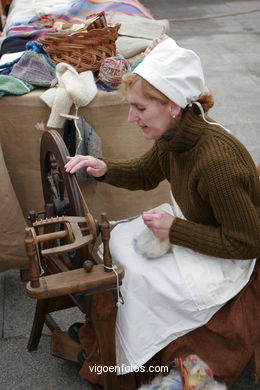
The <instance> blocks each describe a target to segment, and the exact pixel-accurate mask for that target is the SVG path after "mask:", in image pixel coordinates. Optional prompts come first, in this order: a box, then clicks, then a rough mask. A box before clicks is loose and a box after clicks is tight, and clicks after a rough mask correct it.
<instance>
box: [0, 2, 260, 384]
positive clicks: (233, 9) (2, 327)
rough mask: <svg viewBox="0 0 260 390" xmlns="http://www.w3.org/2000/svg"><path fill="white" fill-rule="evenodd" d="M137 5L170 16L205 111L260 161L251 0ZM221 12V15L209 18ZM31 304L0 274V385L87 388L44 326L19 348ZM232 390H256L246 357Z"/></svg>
mask: <svg viewBox="0 0 260 390" xmlns="http://www.w3.org/2000/svg"><path fill="white" fill-rule="evenodd" d="M142 3H143V4H144V5H145V6H146V7H147V8H148V9H150V11H151V12H152V14H153V15H154V17H155V18H156V19H173V20H174V21H173V22H171V23H170V31H169V32H168V35H170V36H171V37H173V38H174V39H175V40H176V41H177V42H178V43H179V44H180V45H181V46H183V47H186V48H190V49H192V50H194V51H196V52H197V53H198V54H199V56H200V58H201V61H202V65H203V68H204V73H205V79H206V83H207V86H208V88H209V89H210V91H211V92H212V93H213V95H214V97H215V101H216V103H215V107H213V109H212V110H211V111H210V115H211V117H213V118H214V119H215V120H217V121H218V122H220V123H222V124H223V125H224V126H225V127H227V128H228V129H230V130H231V132H232V133H233V134H234V135H235V136H236V137H237V138H238V139H240V140H241V141H242V143H244V145H245V146H246V147H247V149H248V150H249V152H250V154H251V155H252V157H253V159H254V161H255V162H256V163H257V162H260V137H259V127H260V109H259V103H260V98H259V91H260V39H259V36H260V23H259V17H260V12H251V11H252V10H257V9H258V10H259V9H260V2H259V0H258V1H256V0H252V1H251V0H246V1H237V0H231V1H224V0H196V2H195V1H194V0H160V1H157V0H143V1H142ZM246 12H248V13H246ZM234 13H241V14H240V15H233V16H232V14H234ZM223 15H229V16H225V17H214V16H223ZM184 19H185V20H184ZM187 19H188V20H187ZM34 310H35V301H34V300H33V299H31V298H29V297H27V295H26V292H25V282H23V281H22V280H21V279H20V272H19V270H9V271H6V272H3V273H2V274H0V335H1V338H0V356H1V360H0V390H28V389H30V390H61V389H62V390H81V389H82V390H83V389H84V390H88V389H91V387H90V385H89V384H88V383H87V382H86V381H84V380H83V379H82V378H80V377H79V375H78V366H77V364H76V363H71V362H68V361H65V360H63V359H59V358H56V357H54V356H52V355H51V353H50V342H51V336H50V332H49V330H48V328H46V327H44V331H43V336H42V338H41V341H40V344H39V347H38V350H37V351H34V352H30V353H29V352H28V351H27V349H26V346H27V342H28V338H29V334H30V329H31V324H32V319H33V315H34ZM54 317H55V319H56V320H57V321H58V322H59V323H60V324H62V328H63V329H64V330H66V329H67V328H68V327H69V325H71V323H73V322H77V321H83V319H84V318H83V315H82V314H81V313H80V312H79V310H78V309H75V308H74V309H69V310H66V311H63V312H59V313H55V315H54ZM223 364H225V362H223ZM232 390H260V384H258V385H256V384H254V381H253V361H252V359H251V360H250V362H249V364H248V366H247V367H246V369H245V371H244V372H243V373H242V375H241V377H240V378H239V379H238V381H237V382H236V384H235V385H234V386H233V387H232Z"/></svg>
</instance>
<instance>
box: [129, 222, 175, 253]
mask: <svg viewBox="0 0 260 390" xmlns="http://www.w3.org/2000/svg"><path fill="white" fill-rule="evenodd" d="M133 245H134V247H135V250H136V251H137V252H138V253H140V254H142V255H143V256H145V257H147V258H148V259H155V258H157V257H161V256H163V255H165V254H166V253H167V252H169V250H170V248H171V246H172V244H171V243H170V240H169V238H168V237H167V238H158V237H155V235H154V234H153V232H152V231H151V230H150V229H148V228H146V229H145V230H144V231H143V232H142V233H141V234H140V235H139V236H138V237H135V238H134V239H133Z"/></svg>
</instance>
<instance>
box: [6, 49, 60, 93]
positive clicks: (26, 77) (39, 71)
mask: <svg viewBox="0 0 260 390" xmlns="http://www.w3.org/2000/svg"><path fill="white" fill-rule="evenodd" d="M55 68H56V66H55V65H54V64H53V63H52V62H51V61H50V60H49V58H48V57H47V55H46V54H43V53H39V52H36V51H32V50H27V51H25V52H24V54H23V55H22V57H21V58H20V59H19V61H18V62H17V63H16V64H14V66H13V68H12V70H11V72H10V76H13V77H16V78H18V79H20V80H23V81H26V82H28V83H30V84H33V85H36V86H38V87H50V85H51V82H52V80H53V79H55V74H56V72H55Z"/></svg>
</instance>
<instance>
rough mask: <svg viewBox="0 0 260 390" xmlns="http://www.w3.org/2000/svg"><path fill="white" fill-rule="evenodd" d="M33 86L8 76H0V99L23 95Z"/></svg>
mask: <svg viewBox="0 0 260 390" xmlns="http://www.w3.org/2000/svg"><path fill="white" fill-rule="evenodd" d="M33 89H34V86H33V85H31V84H28V83H26V82H25V81H22V80H19V79H17V78H16V77H12V76H9V75H0V98H1V97H3V96H4V95H24V94H26V93H28V92H31V91H32V90H33Z"/></svg>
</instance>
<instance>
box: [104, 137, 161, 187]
mask: <svg viewBox="0 0 260 390" xmlns="http://www.w3.org/2000/svg"><path fill="white" fill-rule="evenodd" d="M102 159H103V160H104V161H105V162H106V164H107V166H108V172H107V173H106V175H105V176H104V177H103V178H102V179H101V180H102V181H103V182H105V183H108V184H111V185H113V186H116V187H121V188H126V189H128V190H144V191H148V190H151V189H153V188H155V187H157V186H158V184H159V183H160V182H161V181H162V180H164V178H165V177H164V174H163V172H162V170H161V167H160V164H159V159H158V153H157V146H156V143H155V144H154V145H153V147H152V148H151V149H150V150H148V151H147V152H146V153H144V154H143V155H142V156H141V157H138V158H134V159H127V160H118V159H107V158H102Z"/></svg>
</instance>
